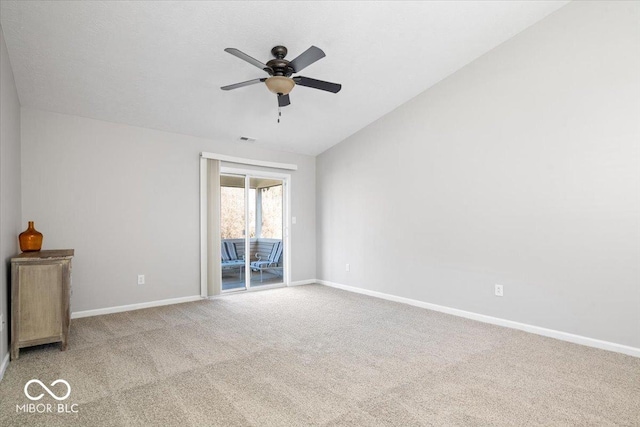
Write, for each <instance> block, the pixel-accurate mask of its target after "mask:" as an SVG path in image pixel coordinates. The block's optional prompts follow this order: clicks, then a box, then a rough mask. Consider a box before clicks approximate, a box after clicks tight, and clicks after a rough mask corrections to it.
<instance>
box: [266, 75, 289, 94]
mask: <svg viewBox="0 0 640 427" xmlns="http://www.w3.org/2000/svg"><path fill="white" fill-rule="evenodd" d="M264 83H265V84H266V85H267V87H268V88H269V90H270V91H271V92H273V93H275V94H276V95H288V94H289V92H291V90H292V89H293V87H294V86H295V85H296V82H294V81H293V79H292V78H290V77H284V76H273V77H269V78H268V79H267V80H265V82H264Z"/></svg>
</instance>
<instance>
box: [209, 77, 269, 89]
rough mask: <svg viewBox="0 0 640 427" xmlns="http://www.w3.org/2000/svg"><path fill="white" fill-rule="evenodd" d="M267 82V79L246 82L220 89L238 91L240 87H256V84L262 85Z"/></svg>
mask: <svg viewBox="0 0 640 427" xmlns="http://www.w3.org/2000/svg"><path fill="white" fill-rule="evenodd" d="M265 80H267V79H253V80H247V81H246V82H241V83H236V84H232V85H228V86H222V87H221V88H220V89H222V90H231V89H238V88H239V87H245V86H250V85H254V84H256V83H262V82H263V81H265Z"/></svg>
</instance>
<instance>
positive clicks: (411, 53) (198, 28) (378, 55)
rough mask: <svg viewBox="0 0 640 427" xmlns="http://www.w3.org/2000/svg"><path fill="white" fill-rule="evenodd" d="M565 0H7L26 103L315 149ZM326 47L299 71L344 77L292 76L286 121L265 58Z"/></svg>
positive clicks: (9, 36)
mask: <svg viewBox="0 0 640 427" xmlns="http://www.w3.org/2000/svg"><path fill="white" fill-rule="evenodd" d="M566 3H567V2H565V1H518V2H508V1H495V2H492V1H478V2H474V1H429V2H401V1H394V2H346V1H345V2H272V1H261V2H186V1H181V2H151V1H149V2H143V1H130V2H124V1H91V2H89V1H86V2H77V1H68V2H67V1H55V2H48V1H8V0H3V1H2V2H0V22H1V24H2V28H3V31H4V35H5V40H6V43H7V48H8V51H9V57H10V60H11V64H12V67H13V70H14V74H15V80H16V86H17V88H18V94H19V97H20V101H21V103H22V105H23V106H29V107H34V108H39V109H44V110H48V111H54V112H60V113H65V114H73V115H78V116H83V117H90V118H95V119H100V120H106V121H112V122H118V123H125V124H131V125H136V126H142V127H147V128H153V129H160V130H165V131H170V132H177V133H182V134H188V135H193V136H200V137H206V138H211V139H215V140H219V141H229V142H234V143H235V142H237V143H241V142H239V137H240V136H250V137H254V138H257V142H255V144H260V145H262V146H264V147H268V148H273V149H278V150H285V151H293V152H298V153H304V154H311V155H315V154H318V153H321V152H322V151H324V150H326V149H327V148H329V147H331V146H332V145H334V144H337V143H338V142H340V141H342V140H343V139H345V138H347V137H348V136H349V135H351V134H353V133H355V132H357V131H358V130H359V129H361V128H363V127H364V126H366V125H368V124H369V123H371V122H373V121H375V120H376V119H378V118H380V117H381V116H383V115H384V114H386V113H388V112H390V111H391V110H393V109H395V108H396V107H398V106H399V105H401V104H403V103H404V102H406V101H408V100H409V99H411V98H412V97H414V96H416V95H418V94H419V93H421V92H423V91H424V90H426V89H427V88H429V87H430V86H432V85H434V84H435V83H437V82H438V81H440V80H442V79H443V78H445V77H447V76H448V75H450V74H452V73H453V72H455V71H456V70H458V69H460V68H461V67H463V66H464V65H466V64H468V63H469V62H471V61H473V60H474V59H475V58H477V57H479V56H480V55H482V54H484V53H485V52H487V51H489V50H491V49H492V48H494V47H496V46H497V45H499V44H500V43H502V42H504V41H506V40H507V39H509V38H511V37H512V36H514V35H515V34H517V33H519V32H520V31H522V30H524V29H525V28H527V27H528V26H530V25H532V24H534V23H535V22H537V21H539V20H540V19H542V18H544V17H545V16H547V15H548V14H550V13H552V12H553V11H555V10H556V9H558V8H560V7H562V6H563V5H564V4H566ZM276 45H284V46H286V47H287V48H288V49H289V55H288V56H287V59H293V58H294V57H296V56H297V55H298V54H300V53H301V52H303V51H304V50H306V49H307V48H308V47H309V46H311V45H315V46H318V47H320V48H321V49H323V50H324V52H325V53H326V55H327V56H326V57H325V58H323V59H321V60H320V61H318V62H316V63H315V64H313V65H311V66H309V67H308V68H307V69H305V70H304V72H303V73H301V74H302V75H304V76H307V77H313V78H317V79H321V80H327V81H330V82H338V83H342V85H343V87H342V91H341V92H340V93H338V94H335V95H334V94H331V93H328V92H322V91H318V90H314V89H309V88H306V87H295V88H294V90H293V91H292V92H291V102H292V104H291V105H290V106H288V107H285V108H283V109H282V114H283V115H282V119H281V122H280V123H279V124H278V123H277V122H276V119H277V102H276V96H275V95H273V94H271V93H270V92H269V91H268V90H267V88H266V87H265V86H264V85H262V84H258V85H254V86H248V87H244V88H240V89H237V90H233V91H228V92H226V91H222V90H220V86H224V85H228V84H231V83H236V82H241V81H244V80H250V79H254V78H257V77H265V76H266V74H265V73H264V72H262V71H261V70H259V69H258V68H255V67H253V66H251V65H250V64H248V63H246V62H243V61H241V60H239V59H238V58H236V57H234V56H232V55H229V54H228V53H225V52H224V49H225V48H227V47H234V48H238V49H240V50H242V51H243V52H245V53H247V54H249V55H250V56H253V57H254V58H256V59H259V60H260V61H262V62H266V61H267V60H269V59H271V54H270V50H271V48H272V47H273V46H276Z"/></svg>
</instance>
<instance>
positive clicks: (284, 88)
mask: <svg viewBox="0 0 640 427" xmlns="http://www.w3.org/2000/svg"><path fill="white" fill-rule="evenodd" d="M224 51H225V52H229V53H230V54H231V55H233V56H237V57H238V58H240V59H242V60H244V61H247V62H248V63H249V64H252V65H255V66H256V67H258V68H260V69H262V70H263V71H266V72H267V73H268V74H269V76H270V77H265V78H260V79H253V80H248V81H246V82H241V83H236V84H232V85H228V86H222V87H221V88H220V89H222V90H232V89H237V88H239V87H244V86H249V85H253V84H256V83H263V82H264V83H265V84H266V85H267V88H268V89H269V90H270V91H271V92H273V93H275V94H276V95H278V107H286V106H287V105H289V104H291V101H290V99H289V92H291V90H292V89H293V88H294V87H295V86H296V85H298V86H306V87H310V88H313V89H320V90H324V91H327V92H331V93H338V92H340V89H342V85H340V84H337V83H330V82H325V81H323V80H316V79H312V78H309V77H303V76H295V77H291V75H292V74H294V73H299V72H300V71H302V70H303V69H305V68H306V67H308V66H309V65H311V64H313V63H314V62H316V61H318V60H320V59H322V58H324V57H325V54H324V52H323V51H322V49H320V48H317V47H315V46H311V47H310V48H309V49H307V50H305V51H304V52H302V53H301V54H300V55H299V56H298V57H297V58H295V59H294V60H293V61H288V60H286V59H284V58H285V56H287V48H286V47H284V46H276V47H274V48H273V49H271V54H272V55H273V56H274V58H275V59H272V60H270V61H269V62H267V63H266V64H263V63H262V62H260V61H258V60H257V59H254V58H252V57H250V56H249V55H247V54H246V53H244V52H241V51H239V50H238V49H235V48H232V47H228V48H226V49H225V50H224Z"/></svg>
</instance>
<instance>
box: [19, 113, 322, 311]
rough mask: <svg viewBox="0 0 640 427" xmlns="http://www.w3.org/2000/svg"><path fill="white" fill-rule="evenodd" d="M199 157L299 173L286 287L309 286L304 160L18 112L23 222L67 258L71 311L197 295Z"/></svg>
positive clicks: (310, 175) (311, 162)
mask: <svg viewBox="0 0 640 427" xmlns="http://www.w3.org/2000/svg"><path fill="white" fill-rule="evenodd" d="M203 151H206V152H214V153H221V154H227V155H233V156H239V157H246V158H253V159H260V160H267V161H276V162H283V163H295V164H297V165H298V166H299V170H298V171H296V172H292V185H291V191H292V215H293V216H296V217H297V224H296V225H293V226H292V244H291V246H292V248H291V249H292V280H293V281H297V280H307V279H313V278H314V277H315V273H316V272H315V267H316V264H315V226H316V225H315V196H314V192H315V159H314V158H313V157H309V156H303V155H297V154H292V153H283V152H276V151H270V150H265V149H261V148H260V146H259V143H256V144H247V143H242V142H237V143H221V142H214V141H210V140H206V139H202V138H195V137H190V136H185V135H179V134H173V133H167V132H162V131H156V130H151V129H143V128H137V127H133V126H127V125H121V124H114V123H108V122H103V121H99V120H93V119H86V118H81V117H76V116H68V115H62V114H56V113H49V112H44V111H39V110H34V109H29V108H23V110H22V190H23V216H22V217H23V220H24V221H28V220H33V221H35V225H36V228H37V229H38V230H39V231H41V232H42V233H43V234H44V243H43V247H44V248H45V249H52V248H73V249H75V251H76V256H75V258H74V261H73V297H72V311H83V310H90V309H97V308H105V307H113V306H119V305H126V304H134V303H140V302H148V301H155V300H162V299H168V298H178V297H185V296H193V295H199V293H200V255H199V248H200V243H199V242H200V240H199V239H200V231H199V224H200V219H199V214H200V210H199V209H200V208H199V202H200V199H199V197H200V190H199V184H200V174H199V165H200V163H199V162H200V161H199V153H200V152H203ZM138 274H145V275H146V284H145V285H137V284H136V280H137V275H138Z"/></svg>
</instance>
